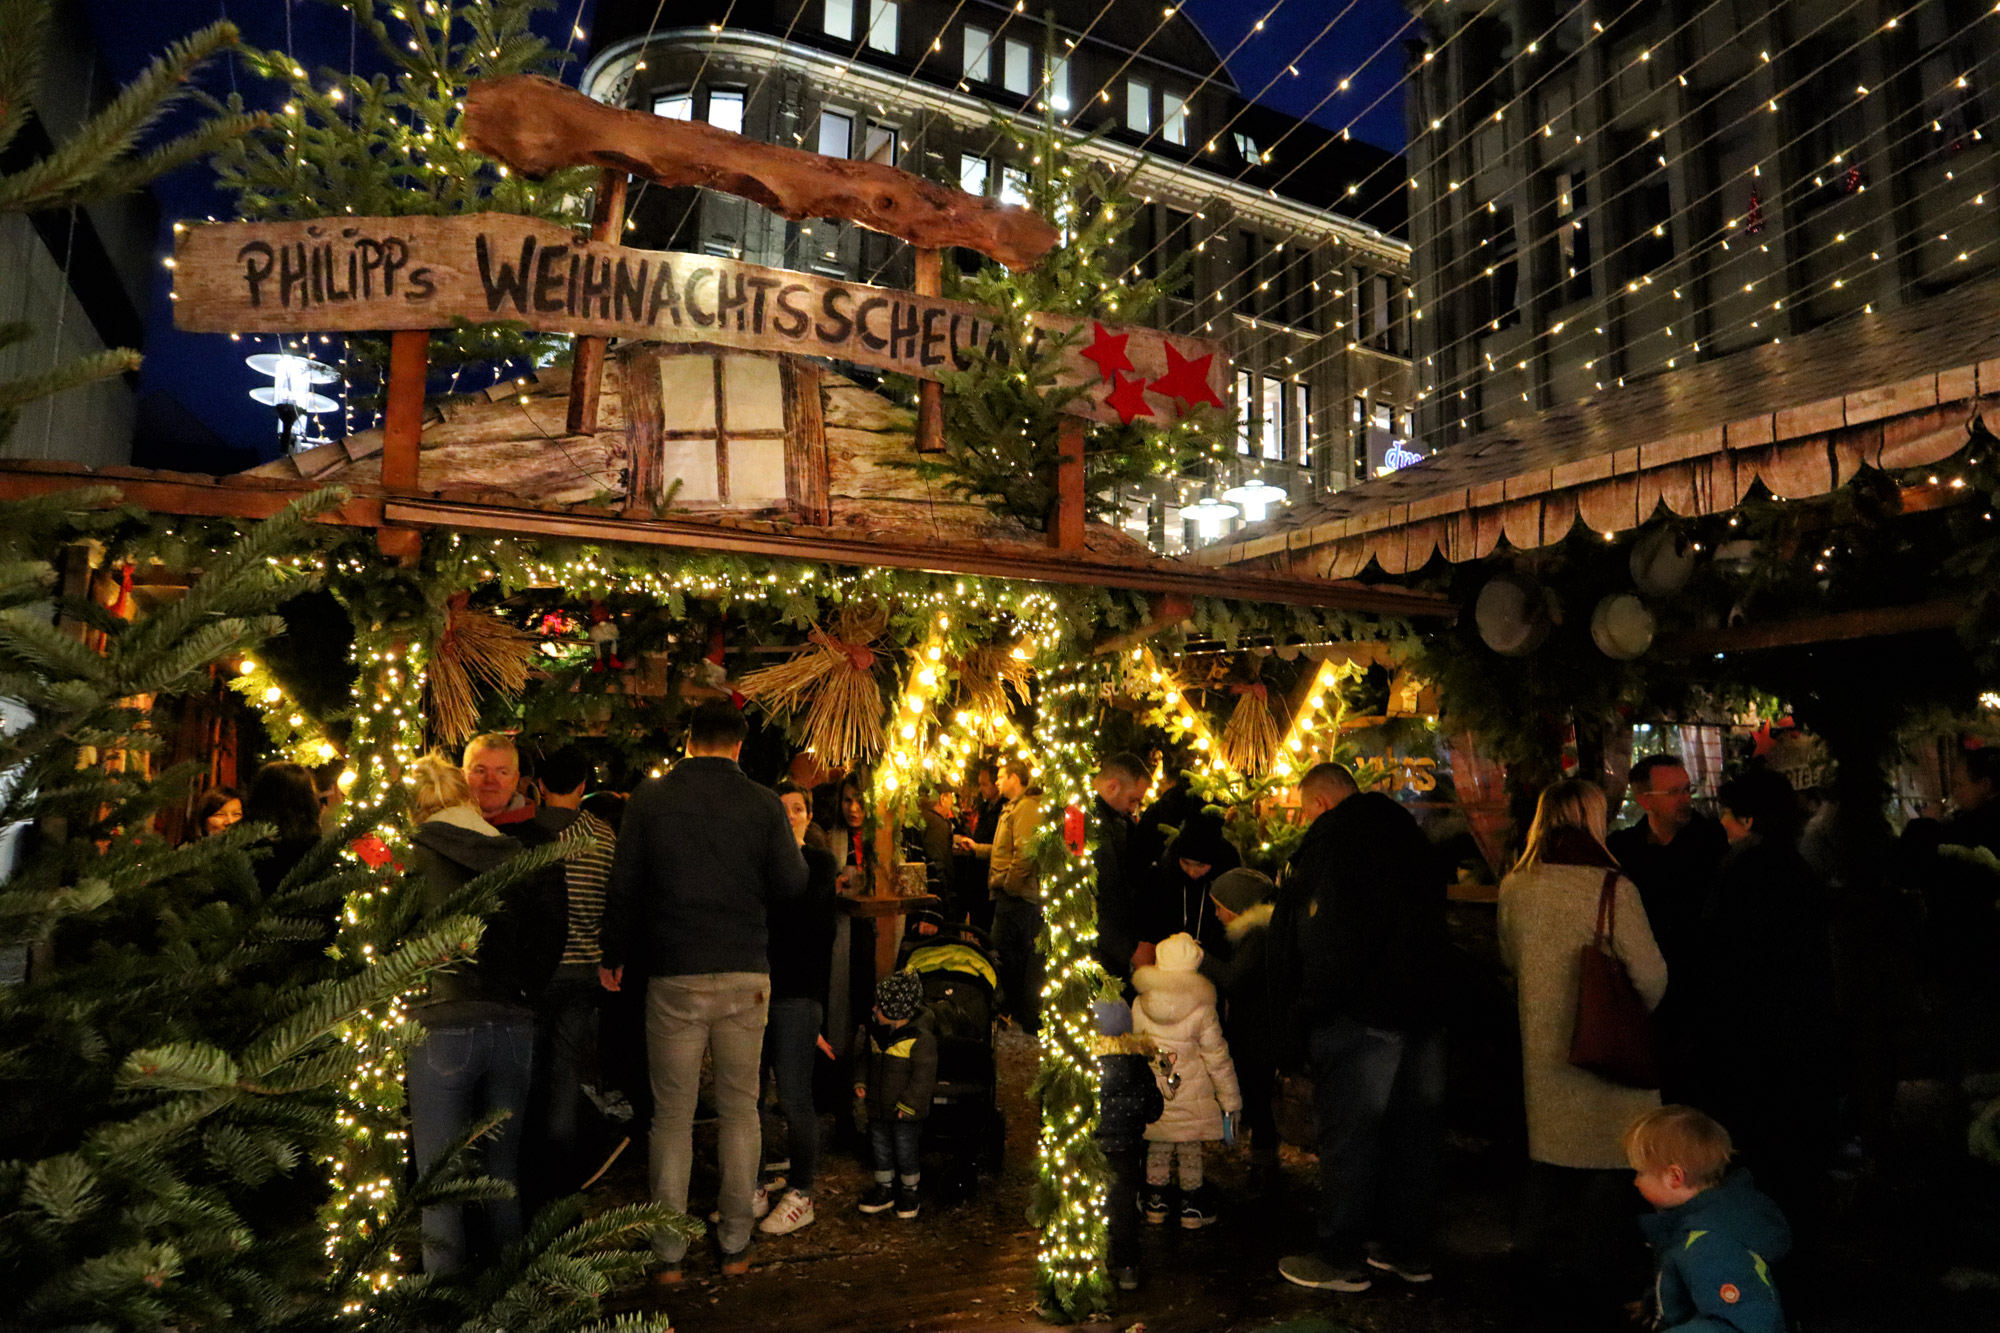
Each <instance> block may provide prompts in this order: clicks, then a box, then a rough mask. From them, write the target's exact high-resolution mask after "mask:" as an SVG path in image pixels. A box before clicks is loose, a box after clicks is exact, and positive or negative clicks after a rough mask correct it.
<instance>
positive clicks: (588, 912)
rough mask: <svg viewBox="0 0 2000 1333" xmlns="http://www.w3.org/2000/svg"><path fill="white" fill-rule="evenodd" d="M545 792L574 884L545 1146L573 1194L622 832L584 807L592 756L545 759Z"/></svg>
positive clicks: (549, 1009)
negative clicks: (601, 955)
mask: <svg viewBox="0 0 2000 1333" xmlns="http://www.w3.org/2000/svg"><path fill="white" fill-rule="evenodd" d="M539 768H540V770H541V772H540V778H541V787H542V800H541V806H540V808H539V809H538V810H536V812H535V817H534V821H533V824H534V827H535V828H536V829H537V830H539V831H540V832H542V833H543V835H544V836H546V837H549V838H553V839H555V840H556V841H558V842H560V843H562V845H563V875H564V878H565V880H566V881H567V882H568V885H569V934H568V939H567V941H566V943H565V944H564V946H563V954H562V962H561V963H560V964H559V965H558V966H557V968H556V974H555V976H554V977H553V978H552V979H551V980H550V982H549V985H548V988H547V989H546V990H544V991H543V992H542V999H541V1002H540V1004H539V1005H537V1007H536V1016H535V1017H536V1023H535V1028H536V1030H535V1045H536V1059H535V1066H536V1071H537V1079H536V1082H537V1083H538V1084H539V1087H538V1088H537V1090H536V1091H537V1096H536V1099H535V1100H536V1104H537V1112H538V1113H537V1115H536V1117H535V1118H536V1120H537V1121H538V1122H539V1125H540V1128H541V1136H542V1138H543V1140H544V1141H545V1144H546V1147H547V1152H546V1153H544V1154H540V1155H539V1156H541V1157H542V1162H543V1167H544V1169H543V1170H542V1171H541V1172H539V1173H538V1174H539V1175H540V1176H542V1177H545V1178H546V1179H545V1181H544V1182H543V1186H544V1189H545V1190H546V1195H545V1197H548V1198H555V1197H559V1196H561V1195H564V1194H568V1193H570V1192H572V1191H573V1190H575V1189H576V1187H577V1186H578V1185H579V1184H581V1183H582V1180H583V1174H582V1173H581V1171H580V1170H579V1169H578V1168H579V1167H581V1166H582V1165H583V1164H582V1162H581V1161H580V1160H579V1158H578V1155H577V1150H578V1144H577V1138H578V1124H579V1116H580V1113H581V1111H582V1101H583V1071H584V1069H585V1067H586V1065H587V1064H588V1062H589V1059H590V1053H591V1050H592V1048H593V1047H594V1046H595V1045H596V1040H597V1017H598V1005H599V997H600V996H602V995H603V993H604V991H603V987H602V986H601V985H600V984H599V983H598V980H597V958H598V948H597V929H598V924H599V922H600V921H601V920H602V919H603V916H604V886H605V884H606V883H607V882H608V881H609V880H610V878H611V863H612V859H613V853H614V851H615V850H616V847H617V836H616V834H615V833H614V832H613V831H612V828H611V826H610V825H609V824H607V823H605V822H604V821H603V820H601V819H599V818H598V817H597V816H596V815H593V814H591V813H590V812H588V811H587V810H585V809H583V795H584V788H585V787H587V786H588V785H589V781H590V768H591V766H590V760H589V759H588V758H587V757H586V756H585V755H584V753H583V751H581V750H579V749H577V748H576V747H575V746H573V745H572V746H565V747H564V748H562V749H560V750H557V751H556V752H555V753H554V754H552V755H549V756H548V757H547V758H546V759H544V760H542V762H541V764H540V765H539Z"/></svg>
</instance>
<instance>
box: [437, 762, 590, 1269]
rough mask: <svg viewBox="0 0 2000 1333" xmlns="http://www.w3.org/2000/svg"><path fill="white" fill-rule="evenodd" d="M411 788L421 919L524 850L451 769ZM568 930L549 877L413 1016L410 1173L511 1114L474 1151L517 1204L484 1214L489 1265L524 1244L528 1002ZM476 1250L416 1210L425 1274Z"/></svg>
mask: <svg viewBox="0 0 2000 1333" xmlns="http://www.w3.org/2000/svg"><path fill="white" fill-rule="evenodd" d="M411 778H412V782H413V788H414V790H413V792H412V797H413V802H412V803H413V805H414V807H415V810H414V814H415V819H416V825H417V827H416V830H415V831H414V833H412V835H411V838H410V842H411V844H412V846H413V847H414V848H415V856H414V861H415V866H416V870H417V873H418V874H419V875H421V876H422V879H423V885H424V890H423V892H424V908H425V911H426V912H427V913H434V912H437V911H438V910H440V909H441V908H443V907H444V906H445V904H446V903H448V902H449V901H450V900H451V899H452V898H453V897H455V896H456V895H457V894H458V892H459V890H461V889H463V888H464V887H465V886H466V885H467V884H468V883H470V882H471V881H472V880H473V879H474V878H476V877H477V876H479V875H482V874H485V873H486V872H487V871H489V870H492V869H495V868H496V867H498V866H500V865H501V864H503V863H504V862H506V861H507V860H509V859H510V858H512V857H514V856H517V855H519V854H520V853H521V851H522V847H521V844H520V843H518V842H516V841H515V840H514V839H512V838H510V837H508V836H507V835H506V834H504V833H502V832H500V830H498V829H496V828H494V827H493V826H492V825H491V824H489V823H487V822H486V820H485V819H484V817H482V816H481V815H480V813H479V807H478V806H477V805H476V804H474V803H473V799H472V790H471V788H470V786H469V785H468V784H467V783H466V779H465V774H464V772H463V771H461V770H460V769H459V767H458V766H457V765H456V764H454V763H453V762H452V761H451V760H450V759H448V758H446V757H444V756H442V755H435V754H433V755H426V756H425V757H424V758H422V759H420V760H418V761H417V762H416V764H415V765H414V766H413V767H412V771H411ZM566 924H567V922H566V912H565V903H564V889H563V878H562V871H561V869H560V867H559V866H551V867H549V868H547V869H545V870H543V871H541V872H540V873H538V874H536V875H534V876H532V877H530V878H529V879H528V880H527V881H525V882H522V883H517V884H515V885H514V886H513V887H511V888H510V889H508V890H507V892H506V894H505V895H504V896H503V897H502V899H501V901H500V902H499V904H498V905H496V906H495V907H494V908H493V910H491V911H489V912H488V913H487V914H486V929H485V932H484V934H482V935H481V937H480V941H479V950H478V952H477V953H476V954H475V955H474V956H473V957H472V958H471V959H469V960H467V961H464V962H461V963H458V964H455V965H454V966H452V967H451V968H449V969H447V970H446V971H443V972H440V973H437V974H435V975H434V976H433V977H432V978H431V982H430V989H429V992H428V993H427V994H426V995H425V997H424V998H423V1000H421V1001H420V1002H418V1003H417V1004H414V1005H412V1006H411V1008H410V1016H411V1017H412V1018H413V1019H415V1020H416V1021H417V1022H418V1023H419V1024H421V1025H422V1026H423V1029H424V1040H423V1043H422V1044H421V1045H419V1046H418V1047H416V1048H415V1049H414V1050H412V1051H411V1052H410V1056H409V1063H408V1087H409V1099H410V1135H411V1141H412V1146H413V1147H414V1149H415V1152H416V1159H417V1166H418V1169H419V1170H424V1169H428V1168H429V1167H430V1166H431V1165H432V1163H434V1162H435V1161H436V1160H437V1159H438V1157H439V1155H440V1154H442V1153H444V1152H446V1151H447V1150H449V1149H450V1148H451V1147H453V1146H454V1145H456V1144H457V1143H458V1142H459V1141H460V1140H461V1139H463V1137H464V1136H465V1134H466V1133H467V1132H468V1131H469V1130H470V1129H471V1128H472V1126H473V1125H475V1124H477V1123H478V1122H480V1121H481V1120H484V1119H486V1118H487V1117H489V1116H491V1115H493V1114H495V1113H497V1112H501V1111H506V1112H509V1113H510V1114H509V1117H508V1119H507V1120H506V1121H505V1122H504V1123H503V1124H502V1125H501V1126H500V1128H499V1129H498V1130H496V1131H495V1132H494V1133H492V1134H491V1135H488V1136H487V1137H486V1138H485V1139H484V1140H482V1141H481V1145H480V1146H481V1150H482V1159H481V1169H482V1170H483V1172H484V1174H486V1175H488V1176H491V1177H492V1178H494V1179H495V1180H503V1181H506V1182H507V1183H508V1184H511V1185H514V1186H516V1188H517V1194H516V1197H513V1198H507V1199H496V1200H493V1201H491V1202H489V1203H487V1204H485V1205H484V1206H483V1212H484V1214H485V1220H486V1236H485V1240H486V1245H485V1246H484V1247H483V1248H484V1249H485V1250H487V1251H488V1252H489V1253H496V1254H497V1253H498V1251H500V1250H501V1249H504V1248H505V1247H506V1246H508V1245H511V1244H513V1243H514V1242H516V1241H518V1240H520V1239H521V1232H522V1217H521V1202H520V1199H519V1197H518V1187H519V1185H520V1176H521V1120H522V1117H523V1116H524V1115H525V1114H526V1112H527V1108H528V1084H529V1079H530V1077H531V1074H532V1072H533V1065H534V1050H535V1010H534V1000H535V997H536V996H537V995H539V994H540V992H541V990H542V988H543V987H544V986H545V985H547V984H548V980H549V977H550V976H551V975H552V974H553V973H554V972H555V968H556V963H557V962H558V961H559V959H560V958H561V956H562V950H563V943H564V939H565V927H566ZM473 1249H474V1247H472V1246H471V1245H470V1243H469V1240H468V1237H467V1234H466V1218H465V1210H464V1208H463V1207H462V1206H460V1205H458V1204H443V1205H438V1206H435V1207H430V1208H426V1209H424V1271H425V1272H426V1273H431V1274H437V1273H445V1272H450V1271H452V1270H453V1269H457V1268H462V1267H464V1266H465V1265H466V1264H467V1263H469V1262H470V1261H471V1260H472V1258H473V1257H474V1254H473Z"/></svg>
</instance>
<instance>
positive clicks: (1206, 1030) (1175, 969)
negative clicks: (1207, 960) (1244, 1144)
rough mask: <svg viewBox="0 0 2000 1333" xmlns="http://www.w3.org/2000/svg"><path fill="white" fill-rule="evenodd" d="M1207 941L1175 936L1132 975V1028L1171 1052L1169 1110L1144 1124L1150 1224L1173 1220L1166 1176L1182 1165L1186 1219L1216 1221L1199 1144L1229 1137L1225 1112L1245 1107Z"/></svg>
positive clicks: (1165, 1078) (1187, 1222) (1166, 1087)
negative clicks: (1204, 969)
mask: <svg viewBox="0 0 2000 1333" xmlns="http://www.w3.org/2000/svg"><path fill="white" fill-rule="evenodd" d="M1201 959H1202V952H1201V946H1200V945H1199V944H1196V943H1195V942H1194V937H1193V936H1191V935H1186V934H1181V935H1169V936H1168V937H1167V938H1166V939H1164V940H1161V941H1160V943H1159V946H1158V948H1157V949H1156V950H1155V961H1154V963H1153V965H1152V966H1150V967H1141V968H1137V969H1135V970H1134V971H1133V973H1132V985H1133V988H1134V989H1136V990H1137V991H1138V992H1139V998H1138V999H1137V1000H1136V1001H1134V1002H1133V1005H1132V1031H1133V1032H1135V1033H1139V1034H1143V1035H1145V1036H1149V1037H1151V1038H1153V1040H1154V1041H1155V1042H1156V1043H1157V1044H1158V1046H1159V1047H1160V1049H1161V1051H1162V1052H1164V1053H1167V1054H1169V1055H1171V1057H1172V1064H1171V1069H1172V1071H1173V1072H1172V1074H1171V1075H1168V1074H1162V1075H1160V1093H1161V1095H1162V1096H1163V1097H1164V1098H1165V1099H1166V1109H1165V1110H1163V1111H1162V1112H1161V1113H1160V1118H1159V1119H1158V1120H1155V1121H1154V1122H1153V1123H1152V1124H1150V1125H1148V1126H1146V1196H1145V1200H1144V1207H1145V1210H1146V1220H1147V1221H1148V1222H1154V1223H1159V1222H1165V1221H1166V1220H1167V1214H1168V1211H1169V1210H1168V1207H1167V1177H1168V1175H1169V1173H1170V1172H1171V1171H1172V1169H1173V1166H1174V1163H1175V1160H1176V1158H1178V1159H1179V1163H1180V1187H1181V1209H1180V1212H1181V1225H1182V1226H1184V1227H1187V1228H1188V1229H1190V1230H1193V1229H1196V1228H1199V1227H1205V1226H1207V1225H1208V1224H1209V1223H1211V1222H1213V1221H1214V1220H1215V1211H1214V1209H1213V1208H1212V1207H1210V1206H1209V1204H1208V1202H1207V1198H1206V1192H1205V1191H1204V1190H1203V1188H1202V1183H1201V1145H1202V1144H1203V1143H1205V1142H1208V1141H1209V1140H1219V1139H1222V1138H1223V1137H1225V1124H1224V1117H1225V1116H1231V1117H1233V1116H1234V1115H1235V1114H1236V1113H1237V1112H1239V1111H1241V1110H1242V1109H1243V1094H1242V1093H1241V1092H1239V1091H1238V1090H1237V1086H1236V1066H1235V1065H1234V1064H1233V1063H1232V1062H1231V1061H1230V1059H1229V1043H1228V1042H1227V1041H1225V1040H1223V1036H1222V1020H1221V1019H1219V1018H1218V1017H1216V1013H1215V987H1214V986H1213V985H1211V984H1210V983H1209V981H1208V978H1206V977H1204V976H1202V975H1201V972H1200V970H1199V969H1200V968H1201Z"/></svg>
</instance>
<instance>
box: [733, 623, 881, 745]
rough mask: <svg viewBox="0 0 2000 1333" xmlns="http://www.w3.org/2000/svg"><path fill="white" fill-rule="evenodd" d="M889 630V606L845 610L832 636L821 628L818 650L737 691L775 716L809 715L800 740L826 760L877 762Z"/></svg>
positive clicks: (742, 683) (741, 683) (744, 682)
mask: <svg viewBox="0 0 2000 1333" xmlns="http://www.w3.org/2000/svg"><path fill="white" fill-rule="evenodd" d="M888 628H889V613H888V611H887V610H886V609H884V608H883V607H880V606H873V607H860V608H857V607H853V606H848V607H843V608H842V609H841V612H840V616H839V618H838V619H836V620H835V621H834V625H833V629H832V631H831V632H829V631H827V630H823V629H818V628H815V629H814V630H813V631H812V632H811V633H810V634H809V635H807V638H808V639H810V640H811V642H812V646H811V647H809V648H806V649H805V650H804V651H802V652H800V653H798V654H796V655H794V656H792V657H790V658H788V659H787V660H785V661H783V662H780V663H778V664H777V665H776V666H768V667H764V668H762V669H761V670H758V671H752V672H751V673H750V674H749V675H747V676H744V677H743V678H742V679H740V680H738V681H737V682H736V691H737V693H739V694H741V695H743V696H744V697H745V698H747V699H753V700H755V701H756V702H757V703H759V704H761V705H762V706H763V707H764V708H765V709H767V710H768V711H770V712H772V713H776V714H796V713H799V712H801V711H803V713H804V717H803V719H802V720H801V722H800V725H799V733H800V735H799V738H800V740H801V741H803V742H804V743H805V746H806V748H807V749H809V750H810V751H812V753H813V755H814V757H815V758H817V759H819V760H820V762H822V763H827V764H841V765H844V764H852V763H857V762H860V763H868V762H872V761H873V760H874V759H875V758H876V756H878V755H880V754H881V753H882V745H883V730H882V728H883V716H882V711H883V707H882V684H881V681H880V679H879V678H878V677H877V675H876V673H875V667H876V663H877V660H878V659H879V657H880V656H881V654H880V653H878V652H877V650H876V648H875V643H876V641H877V640H879V639H880V638H881V637H882V635H883V633H884V632H885V631H886V630H887V629H888Z"/></svg>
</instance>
